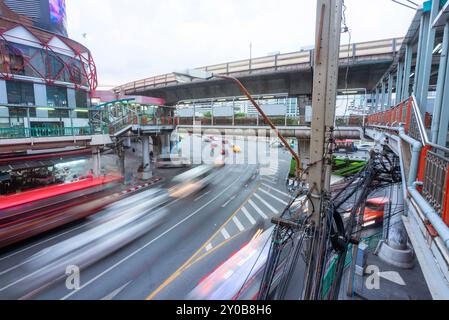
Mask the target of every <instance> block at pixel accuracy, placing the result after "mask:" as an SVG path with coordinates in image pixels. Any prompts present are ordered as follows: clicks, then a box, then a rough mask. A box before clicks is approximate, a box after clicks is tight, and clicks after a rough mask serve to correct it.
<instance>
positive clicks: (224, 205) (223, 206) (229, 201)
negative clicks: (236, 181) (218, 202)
mask: <svg viewBox="0 0 449 320" xmlns="http://www.w3.org/2000/svg"><path fill="white" fill-rule="evenodd" d="M236 197H237V196H236V195H233V196H232V197H231V198H230V199H229V200H228V201H226V202H225V203H223V205H222V206H221V207H222V208H225V207H226V206H227V205H228V204H230V203H231V201H232V200H234V199H235V198H236Z"/></svg>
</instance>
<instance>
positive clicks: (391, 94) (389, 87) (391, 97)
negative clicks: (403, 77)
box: [385, 73, 393, 110]
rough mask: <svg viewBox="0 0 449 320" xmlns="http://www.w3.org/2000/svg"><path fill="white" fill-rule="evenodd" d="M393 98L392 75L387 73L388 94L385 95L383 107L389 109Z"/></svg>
mask: <svg viewBox="0 0 449 320" xmlns="http://www.w3.org/2000/svg"><path fill="white" fill-rule="evenodd" d="M392 99H393V75H392V74H391V73H390V74H389V75H388V95H387V106H386V108H385V109H387V110H388V109H390V108H391V107H392V101H393V100H392Z"/></svg>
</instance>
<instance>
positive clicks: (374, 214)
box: [363, 197, 390, 228]
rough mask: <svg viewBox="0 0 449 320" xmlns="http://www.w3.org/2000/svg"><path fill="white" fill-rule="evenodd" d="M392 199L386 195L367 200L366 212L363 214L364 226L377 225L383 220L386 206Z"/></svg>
mask: <svg viewBox="0 0 449 320" xmlns="http://www.w3.org/2000/svg"><path fill="white" fill-rule="evenodd" d="M389 203H390V200H389V199H388V198H385V197H378V198H371V199H368V200H367V201H366V205H365V214H364V215H363V227H364V228H367V227H370V226H376V225H378V224H379V223H381V222H383V220H384V215H385V208H386V207H387V205H388V204H389Z"/></svg>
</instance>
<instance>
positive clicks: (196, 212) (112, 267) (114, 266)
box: [0, 178, 240, 300]
mask: <svg viewBox="0 0 449 320" xmlns="http://www.w3.org/2000/svg"><path fill="white" fill-rule="evenodd" d="M238 181H240V178H239V179H237V180H235V181H234V182H233V183H231V184H230V185H229V186H227V187H226V188H225V189H224V190H223V191H222V192H220V193H219V194H218V195H217V196H216V197H214V198H213V199H212V200H210V201H209V202H207V203H206V204H204V205H202V206H201V207H200V208H199V209H197V210H196V211H194V212H193V213H191V214H190V215H188V216H187V217H185V218H184V219H182V220H181V221H179V222H178V223H177V224H175V225H173V226H172V227H171V228H169V229H167V230H166V231H164V232H163V233H161V234H160V235H159V236H157V237H156V238H154V239H153V240H151V241H150V242H148V243H146V244H145V245H144V246H142V247H140V248H139V249H137V250H135V251H133V252H132V253H130V254H129V255H127V256H126V257H124V258H123V259H121V260H120V261H118V262H117V263H115V264H113V265H112V266H110V267H109V268H107V269H106V270H104V271H103V272H101V273H100V274H98V275H96V276H95V277H93V278H92V279H90V280H89V281H87V282H86V283H84V284H83V285H82V286H81V287H80V288H79V289H78V290H75V291H72V292H70V293H69V294H67V295H65V296H64V297H62V298H61V300H66V299H68V298H70V297H71V296H73V295H74V294H75V293H78V292H79V291H80V290H83V289H84V288H85V287H87V286H88V285H90V284H91V283H92V282H94V281H96V280H97V279H99V278H101V277H102V276H104V275H105V274H106V273H108V272H110V271H111V270H113V269H115V268H117V267H118V266H119V265H121V264H122V263H123V262H125V261H127V260H129V259H130V258H132V257H133V256H135V255H136V254H138V253H139V252H141V251H142V250H144V249H145V248H147V247H148V246H150V245H152V244H153V243H154V242H156V241H157V240H159V239H160V238H162V237H163V236H165V235H166V234H168V233H169V232H170V231H172V230H174V229H176V228H177V227H178V226H180V225H182V224H184V223H185V222H186V221H187V220H189V219H190V218H192V217H193V216H195V215H197V214H198V213H199V212H200V211H201V210H203V209H204V208H206V207H207V206H208V205H210V204H211V203H213V202H214V201H215V200H217V199H218V198H219V197H220V196H222V195H223V194H224V193H225V192H226V191H228V190H229V189H230V188H231V187H232V186H234V184H236V183H237V182H238ZM0 291H1V289H0Z"/></svg>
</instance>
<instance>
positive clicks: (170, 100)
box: [126, 59, 392, 105]
mask: <svg viewBox="0 0 449 320" xmlns="http://www.w3.org/2000/svg"><path fill="white" fill-rule="evenodd" d="M391 62H392V59H385V60H376V61H374V62H373V61H365V62H363V63H362V62H359V63H357V64H355V65H354V64H353V65H349V70H348V75H347V76H346V71H347V67H346V66H345V65H342V66H341V67H340V72H339V84H338V87H339V88H340V89H345V88H372V87H373V86H375V85H376V83H377V81H378V80H379V78H380V77H381V76H382V74H383V73H385V72H386V70H387V69H388V67H389V66H390V64H391ZM232 75H233V76H237V77H238V78H239V79H240V80H241V81H242V82H243V84H244V85H245V86H246V87H247V88H248V90H249V91H250V93H251V94H254V95H263V94H276V93H288V94H289V96H292V97H294V96H299V95H311V94H312V81H313V71H312V68H311V67H304V66H301V67H297V68H291V69H288V70H282V71H279V70H278V71H273V70H270V71H260V72H254V73H252V74H250V75H248V74H232ZM346 81H347V82H346ZM126 94H130V95H136V94H137V95H145V96H151V97H158V98H162V99H164V100H165V101H166V104H167V105H175V104H176V103H178V102H179V101H181V100H191V99H203V98H217V97H232V96H240V95H241V92H240V91H239V88H238V87H237V86H236V85H235V84H234V83H232V82H230V81H226V80H221V79H220V80H218V79H217V80H209V81H193V82H189V83H177V84H172V85H167V86H163V87H156V88H154V87H151V86H149V87H146V88H141V89H131V90H127V91H126Z"/></svg>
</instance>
